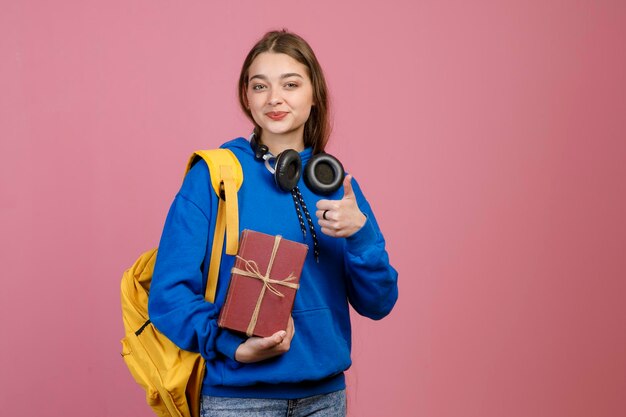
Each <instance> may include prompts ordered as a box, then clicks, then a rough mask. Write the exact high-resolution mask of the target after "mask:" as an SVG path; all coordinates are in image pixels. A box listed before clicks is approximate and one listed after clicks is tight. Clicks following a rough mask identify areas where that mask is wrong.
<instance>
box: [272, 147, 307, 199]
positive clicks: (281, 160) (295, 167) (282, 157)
mask: <svg viewBox="0 0 626 417" xmlns="http://www.w3.org/2000/svg"><path fill="white" fill-rule="evenodd" d="M274 169H275V170H276V172H275V173H274V181H275V182H276V185H277V186H278V188H280V189H281V190H283V191H291V190H293V189H294V187H295V186H296V185H298V180H299V179H300V175H301V172H302V161H301V160H300V154H298V152H296V151H295V150H293V149H287V150H285V151H283V152H281V153H280V154H278V156H277V157H276V165H275V166H274Z"/></svg>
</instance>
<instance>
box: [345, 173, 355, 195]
mask: <svg viewBox="0 0 626 417" xmlns="http://www.w3.org/2000/svg"><path fill="white" fill-rule="evenodd" d="M346 198H348V199H352V198H354V190H353V189H352V175H350V174H348V175H346V177H345V178H344V179H343V199H346Z"/></svg>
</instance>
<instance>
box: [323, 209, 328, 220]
mask: <svg viewBox="0 0 626 417" xmlns="http://www.w3.org/2000/svg"><path fill="white" fill-rule="evenodd" d="M326 213H328V210H324V214H322V217H323V218H324V220H328V219H327V218H326Z"/></svg>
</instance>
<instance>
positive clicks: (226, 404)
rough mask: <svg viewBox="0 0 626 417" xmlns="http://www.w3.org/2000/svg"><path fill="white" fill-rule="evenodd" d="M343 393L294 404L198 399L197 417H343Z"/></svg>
mask: <svg viewBox="0 0 626 417" xmlns="http://www.w3.org/2000/svg"><path fill="white" fill-rule="evenodd" d="M345 415H346V391H345V390H341V391H336V392H331V393H330V394H323V395H316V396H313V397H308V398H301V399H297V400H275V399H263V398H226V397H210V396H204V397H202V400H201V403H200V416H201V417H240V416H244V417H246V416H249V417H305V416H306V417H309V416H310V417H345Z"/></svg>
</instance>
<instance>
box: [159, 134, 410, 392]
mask: <svg viewBox="0 0 626 417" xmlns="http://www.w3.org/2000/svg"><path fill="white" fill-rule="evenodd" d="M222 147H223V148H227V149H230V150H232V151H233V152H234V154H235V155H236V156H237V158H238V159H239V161H240V163H241V165H242V168H243V175H244V181H243V185H242V187H241V189H240V190H239V193H238V197H239V222H240V224H239V227H240V230H243V229H251V230H255V231H258V232H263V233H267V234H270V235H281V236H283V237H284V238H285V239H290V240H294V241H297V242H303V243H306V244H308V245H309V247H310V250H309V252H308V254H307V258H306V260H305V263H304V267H303V269H302V274H301V277H300V288H299V290H298V292H297V294H296V298H295V302H294V307H293V313H292V316H293V320H294V327H295V335H294V337H293V340H292V341H291V347H290V349H289V351H288V352H286V353H284V354H283V355H281V356H278V357H275V358H272V359H268V360H265V361H262V362H257V363H252V364H242V363H239V362H237V361H236V360H235V351H236V350H237V347H238V346H239V344H241V343H242V342H244V341H245V336H242V335H240V334H237V333H234V332H231V331H229V330H225V329H221V328H218V327H217V317H218V315H219V311H220V308H221V307H222V305H223V303H224V300H225V297H226V291H227V289H228V283H229V280H230V270H231V268H232V267H233V264H234V256H230V255H223V257H222V263H221V266H220V275H219V281H218V286H217V293H216V297H215V303H214V304H212V303H209V302H207V301H205V300H204V288H205V284H206V277H207V273H208V259H210V257H211V256H210V255H211V254H210V250H211V245H212V239H213V234H214V231H215V220H216V213H217V203H218V199H217V196H216V195H215V193H214V191H213V189H212V188H211V181H210V176H209V170H208V167H207V165H206V163H205V162H204V161H203V160H199V161H198V162H197V163H196V164H195V165H194V166H193V167H192V168H191V170H190V171H189V173H188V174H187V176H186V177H185V180H184V182H183V185H182V187H181V189H180V191H179V192H178V194H177V195H176V197H175V198H174V202H173V203H172V206H171V208H170V211H169V213H168V216H167V219H166V222H165V227H164V229H163V234H162V236H161V242H160V244H159V252H158V255H157V261H156V266H155V269H154V275H153V279H152V285H151V289H150V297H149V305H148V308H149V314H150V319H151V320H152V322H153V323H154V325H155V326H156V327H157V328H158V329H159V330H160V331H161V332H162V333H163V334H165V335H166V336H167V337H168V338H169V339H170V340H172V341H173V342H174V343H176V344H177V345H178V346H179V347H181V348H183V349H186V350H190V351H194V352H200V353H201V355H202V356H203V357H204V358H205V359H206V367H207V372H206V376H205V379H204V384H203V389H202V393H203V394H204V395H212V396H221V397H239V398H241V397H245V398H284V399H291V398H303V397H308V396H312V395H318V394H325V393H329V392H333V391H337V390H340V389H343V388H345V379H344V375H343V372H344V371H345V370H346V369H348V368H349V367H350V364H351V360H350V348H351V335H350V332H351V330H350V315H349V308H348V303H350V304H351V305H352V306H353V307H354V309H355V310H356V311H357V312H358V313H359V314H361V315H363V316H367V317H370V318H372V319H375V320H378V319H381V318H382V317H384V316H386V315H387V314H388V313H389V312H390V311H391V309H392V308H393V306H394V304H395V302H396V299H397V296H398V287H397V277H398V274H397V272H396V270H395V269H394V268H393V267H392V266H391V265H390V264H389V257H388V255H387V252H386V250H385V240H384V238H383V235H382V234H381V232H380V229H379V228H378V224H377V223H376V219H375V218H374V214H373V213H372V210H371V208H370V206H369V204H368V203H367V201H366V200H365V197H364V196H363V194H362V192H361V190H360V188H359V186H358V184H357V183H356V181H355V180H353V181H352V187H353V189H354V193H355V195H356V198H357V203H358V205H359V208H360V210H361V211H362V212H363V213H364V214H365V216H366V217H367V221H366V223H365V225H364V226H363V227H362V228H361V229H360V230H359V231H358V232H356V233H355V234H354V235H352V236H350V237H348V238H333V237H329V236H326V235H324V234H323V233H321V231H320V230H319V225H318V224H317V221H316V218H315V210H316V209H315V205H316V203H317V201H319V200H320V199H322V198H324V199H333V200H339V199H341V198H342V197H343V187H342V188H340V189H339V190H338V191H337V192H335V193H334V194H332V195H330V196H319V195H316V194H314V193H313V192H312V191H311V190H309V188H308V187H307V186H306V185H305V183H304V181H303V179H302V178H301V179H300V181H299V183H298V187H299V188H300V191H301V192H302V196H303V198H304V201H305V203H306V205H307V207H308V209H309V211H310V213H311V216H312V218H313V222H314V224H315V227H316V232H317V237H318V240H319V245H320V256H319V262H316V261H315V258H314V255H313V250H312V240H311V234H310V233H307V236H306V238H305V237H303V234H302V231H301V229H300V223H299V221H298V217H297V214H296V210H295V207H294V202H293V199H292V196H291V194H290V193H286V192H283V191H280V190H279V189H278V188H277V187H276V185H275V184H274V180H273V177H272V175H271V174H270V173H269V171H267V169H266V168H265V165H264V164H263V163H262V162H261V161H259V160H257V159H255V158H254V152H253V150H252V148H251V146H250V143H249V142H248V141H247V140H246V139H244V138H238V139H235V140H232V141H230V142H227V143H225V144H224V145H222ZM311 156H312V150H311V149H310V148H307V149H305V150H304V151H302V152H301V153H300V157H301V159H302V165H303V167H304V166H305V165H306V163H307V161H308V160H309V159H310V158H311ZM205 260H207V262H205Z"/></svg>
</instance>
